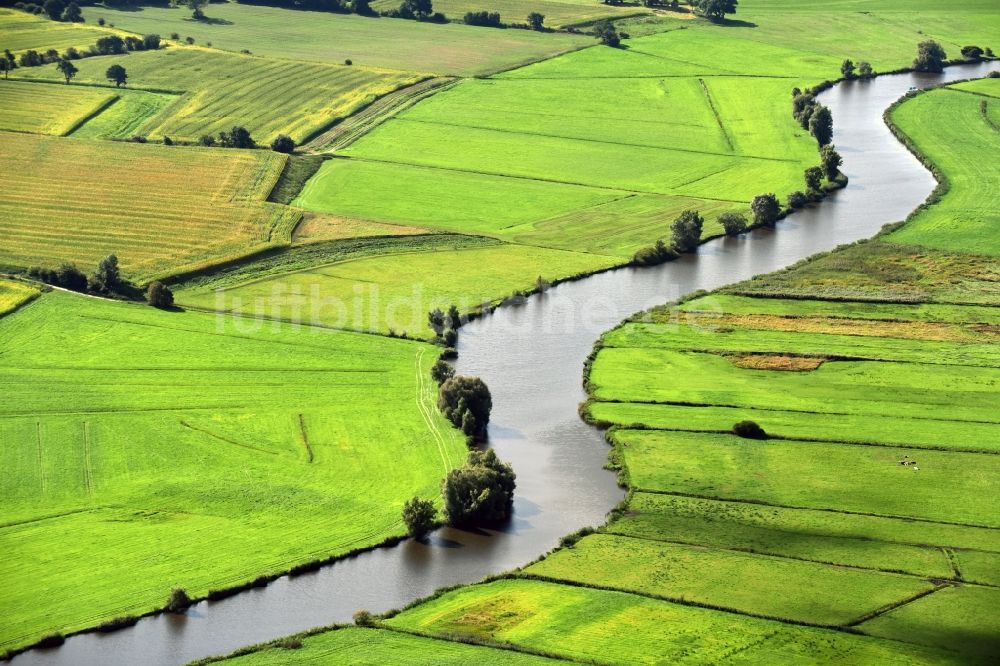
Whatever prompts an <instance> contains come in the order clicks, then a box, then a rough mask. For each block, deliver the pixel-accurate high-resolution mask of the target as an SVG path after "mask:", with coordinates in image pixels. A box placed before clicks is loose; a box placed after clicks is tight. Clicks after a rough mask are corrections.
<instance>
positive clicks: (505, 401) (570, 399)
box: [13, 63, 1000, 666]
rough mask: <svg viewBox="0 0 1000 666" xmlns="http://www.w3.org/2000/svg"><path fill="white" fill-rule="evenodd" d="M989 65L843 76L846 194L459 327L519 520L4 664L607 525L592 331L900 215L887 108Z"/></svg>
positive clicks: (439, 569) (331, 611)
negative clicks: (584, 376)
mask: <svg viewBox="0 0 1000 666" xmlns="http://www.w3.org/2000/svg"><path fill="white" fill-rule="evenodd" d="M990 69H1000V65H998V64H996V63H982V64H976V65H963V66H958V67H952V68H949V69H948V70H947V71H946V73H944V74H941V75H922V74H901V75H894V76H883V77H879V78H877V79H874V80H872V81H864V82H861V81H854V82H849V83H843V84H840V85H837V86H835V87H834V88H833V89H831V90H829V91H827V92H825V93H823V94H822V95H821V97H820V100H821V101H822V103H823V104H825V105H827V106H828V107H830V109H831V110H832V111H833V117H834V123H835V125H836V129H835V135H834V143H835V144H836V146H837V149H838V151H839V152H840V153H841V154H842V155H843V157H844V169H843V170H844V171H845V173H846V174H847V175H848V176H849V177H850V184H849V185H848V187H847V188H846V189H844V190H840V191H839V192H836V193H835V194H833V195H832V196H831V197H829V198H828V199H827V200H826V201H824V202H823V203H822V204H820V205H818V206H814V207H812V208H809V209H807V210H804V211H800V212H797V213H795V214H794V215H792V216H790V217H789V218H788V219H786V220H784V221H783V222H781V223H779V224H778V227H777V229H774V230H766V229H761V230H757V231H754V232H751V233H749V234H745V235H743V236H740V237H738V238H722V239H718V240H714V241H711V242H709V243H706V244H705V245H703V246H702V247H701V248H700V249H699V251H698V253H697V254H694V255H688V256H685V257H683V258H682V259H680V260H677V261H673V262H670V263H667V264H663V265H661V266H657V267H653V268H642V269H633V268H626V269H620V270H615V271H611V272H607V273H602V274H599V275H594V276H591V277H588V278H586V279H582V280H579V281H576V282H567V283H564V284H561V285H559V286H557V287H554V288H552V289H551V290H549V291H547V292H546V293H544V294H542V295H539V296H535V297H532V298H530V299H528V300H527V302H526V303H524V304H523V305H517V306H510V307H504V308H500V309H499V310H497V311H496V312H494V313H493V314H491V315H489V316H487V317H484V318H482V319H479V320H477V321H474V322H471V323H470V324H468V325H466V326H465V327H464V328H463V329H462V332H461V336H460V341H459V360H458V371H459V373H461V374H468V375H479V376H481V377H483V378H484V379H485V380H486V382H487V384H488V385H489V386H490V389H491V390H492V392H493V401H494V410H493V420H492V423H491V424H490V441H491V444H492V446H493V447H494V448H495V449H496V450H497V453H498V454H499V455H500V457H501V458H503V459H505V460H509V461H510V462H512V463H513V465H514V469H515V470H516V472H517V486H518V487H517V501H516V503H515V516H514V519H513V520H512V521H511V524H510V525H509V527H507V528H506V529H504V530H502V531H496V530H482V531H477V532H469V531H459V530H454V529H442V530H439V531H438V532H436V533H435V534H434V535H433V536H432V537H431V539H430V540H429V541H428V543H426V544H425V543H417V542H413V541H407V542H404V543H403V544H401V545H399V546H396V547H393V548H382V549H377V550H374V551H371V552H368V553H365V554H362V555H360V556H358V557H354V558H350V559H346V560H343V561H340V562H338V563H336V564H333V565H331V566H328V567H324V568H323V569H321V570H319V571H317V572H314V573H311V574H306V575H302V576H298V577H295V578H289V577H287V576H286V577H283V578H280V579H278V580H276V581H274V582H272V583H271V584H270V585H268V586H267V587H266V588H259V589H252V590H249V591H246V592H242V593H240V594H238V595H236V596H234V597H230V598H229V599H225V600H222V601H215V602H202V603H199V604H197V605H195V606H193V607H192V608H191V609H190V610H189V611H188V612H187V614H186V615H180V616H177V615H159V616H156V617H151V618H146V619H143V620H142V621H140V622H139V623H138V624H137V625H135V626H134V627H131V628H128V629H123V630H120V631H116V632H113V633H109V634H83V635H79V636H74V637H72V638H69V639H67V641H66V643H65V644H64V645H63V646H62V647H59V648H54V649H47V650H32V651H30V652H27V653H25V654H23V655H20V656H18V657H15V658H14V660H13V664H15V666H29V665H36V664H37V665H40V666H41V665H45V666H49V665H59V666H86V665H90V664H93V665H95V666H96V665H101V666H108V665H115V664H121V665H123V666H124V665H128V666H132V665H134V664H143V665H146V666H159V665H173V664H181V663H184V662H187V661H190V660H192V659H197V658H200V657H205V656H209V655H215V654H222V653H226V652H229V651H231V650H233V649H235V648H238V647H240V646H243V645H248V644H251V643H258V642H262V641H267V640H270V639H272V638H277V637H279V636H284V635H287V634H291V633H295V632H299V631H302V630H304V629H309V628H311V627H315V626H320V625H327V624H332V623H336V622H349V621H350V620H351V616H352V614H353V613H354V612H355V611H356V610H358V609H361V608H365V609H368V610H370V611H373V612H383V611H386V610H388V609H390V608H395V607H400V606H403V605H405V604H408V603H409V602H411V601H413V600H415V599H418V598H420V597H423V596H426V595H428V594H430V593H431V592H433V591H434V590H436V589H437V588H440V587H443V586H448V585H456V584H460V583H471V582H474V581H477V580H479V579H481V578H483V577H484V576H486V575H489V574H493V573H498V572H501V571H505V570H508V569H511V568H514V567H517V566H521V565H524V564H527V563H528V562H530V561H532V560H534V559H535V558H537V557H539V556H540V555H542V554H544V553H546V552H547V551H549V550H550V549H552V548H553V547H554V546H556V545H557V543H558V541H559V538H560V537H561V536H563V535H565V534H568V533H570V532H573V531H575V530H577V529H579V528H581V527H584V526H587V525H598V524H600V523H602V522H603V521H604V519H605V515H606V513H607V512H608V511H609V510H610V509H611V508H612V507H613V506H614V505H615V504H616V503H618V502H619V501H620V500H621V499H622V497H623V492H622V491H621V489H619V488H618V487H617V486H616V484H615V478H614V475H613V474H612V473H611V472H608V471H605V470H604V469H603V465H604V463H605V462H606V457H607V453H608V447H607V445H606V444H605V442H604V438H603V435H602V433H601V432H599V431H597V430H595V429H594V428H591V427H589V426H588V425H586V424H584V423H583V422H582V421H581V420H580V419H579V417H578V416H577V407H578V405H579V403H580V402H581V401H583V400H584V398H585V395H584V392H583V389H582V386H581V373H582V368H583V363H584V360H585V359H586V357H587V355H588V354H590V352H591V349H592V348H593V345H594V342H595V341H596V340H597V338H598V337H600V335H601V334H602V333H603V332H604V331H606V330H608V329H610V328H612V327H614V326H615V325H616V324H618V323H619V322H620V321H621V320H622V319H624V318H625V317H627V316H629V315H630V314H632V313H634V312H637V311H640V310H644V309H646V308H649V307H651V306H653V305H657V304H661V303H664V302H666V301H670V300H672V299H675V298H677V297H679V296H681V295H683V294H686V293H689V292H692V291H695V290H698V289H706V290H708V289H715V288H717V287H720V286H723V285H725V284H729V283H732V282H736V281H739V280H743V279H746V278H749V277H751V276H753V275H757V274H760V273H767V272H770V271H774V270H777V269H779V268H781V267H783V266H787V265H789V264H792V263H794V262H796V261H798V260H800V259H803V258H805V257H808V256H810V255H812V254H815V253H817V252H822V251H825V250H830V249H832V248H833V247H835V246H837V245H839V244H842V243H848V242H851V241H855V240H858V239H861V238H867V237H869V236H872V235H873V234H875V232H877V231H878V230H879V228H880V227H882V226H883V225H885V224H887V223H890V222H896V221H899V220H902V219H903V218H905V217H906V216H907V214H909V212H910V211H911V210H913V209H914V208H915V207H917V206H918V205H919V204H920V203H921V202H922V201H924V199H925V198H926V197H927V196H928V195H929V194H930V192H931V190H932V189H933V188H934V180H933V178H932V177H931V175H930V174H929V173H928V172H927V171H926V170H925V169H924V168H923V167H922V166H921V165H920V163H919V162H918V161H917V160H916V159H915V158H914V157H913V156H912V155H910V153H909V152H907V151H906V149H905V148H903V147H902V146H901V145H900V144H899V143H898V142H897V141H896V140H895V138H894V137H893V136H892V134H891V133H890V132H889V130H888V128H887V127H886V126H885V124H884V123H883V121H882V113H883V111H884V109H885V108H886V107H888V106H889V105H890V104H891V103H892V102H893V101H895V100H896V99H898V98H899V97H900V96H902V95H904V94H905V93H906V92H907V90H909V89H910V88H911V87H917V88H919V87H925V86H928V85H935V84H939V83H942V82H946V81H950V80H955V79H964V78H977V77H981V76H984V75H985V74H986V73H987V72H988V71H989V70H990ZM789 113H791V100H790V99H789ZM782 194H784V193H779V195H782Z"/></svg>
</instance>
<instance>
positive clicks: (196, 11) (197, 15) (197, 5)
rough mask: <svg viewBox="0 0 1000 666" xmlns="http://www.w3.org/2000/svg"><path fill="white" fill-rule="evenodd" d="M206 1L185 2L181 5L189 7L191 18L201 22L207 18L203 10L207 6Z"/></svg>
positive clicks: (185, 0)
mask: <svg viewBox="0 0 1000 666" xmlns="http://www.w3.org/2000/svg"><path fill="white" fill-rule="evenodd" d="M205 3H206V0H183V2H181V4H184V5H187V6H188V8H190V9H191V18H193V19H194V20H195V21H200V20H202V19H203V18H205V12H203V11H201V8H202V7H204V6H205Z"/></svg>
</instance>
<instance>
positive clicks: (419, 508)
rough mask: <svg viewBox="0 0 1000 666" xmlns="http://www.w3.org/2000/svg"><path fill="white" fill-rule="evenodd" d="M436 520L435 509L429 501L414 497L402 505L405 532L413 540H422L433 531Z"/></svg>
mask: <svg viewBox="0 0 1000 666" xmlns="http://www.w3.org/2000/svg"><path fill="white" fill-rule="evenodd" d="M436 518H437V509H436V508H435V507H434V502H431V501H430V500H426V499H421V498H419V497H414V498H413V499H410V500H407V501H406V503H404V504H403V522H404V523H406V531H407V532H409V533H410V536H411V537H413V538H414V539H422V538H423V537H424V536H426V535H427V533H428V532H430V531H431V530H432V529H434V520H435V519H436Z"/></svg>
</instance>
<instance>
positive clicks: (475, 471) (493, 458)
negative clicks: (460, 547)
mask: <svg viewBox="0 0 1000 666" xmlns="http://www.w3.org/2000/svg"><path fill="white" fill-rule="evenodd" d="M515 479H516V477H515V475H514V470H513V469H511V466H510V465H508V464H507V463H504V462H502V461H501V460H500V459H499V458H497V455H496V453H495V452H494V451H493V449H488V450H486V451H470V452H469V459H468V461H467V462H466V463H465V465H463V466H462V467H457V468H455V469H453V470H451V471H450V472H448V476H446V477H445V478H444V481H442V482H441V495H442V496H443V498H444V514H445V518H446V519H447V521H448V523H449V524H451V525H457V526H463V525H482V524H491V523H498V522H501V521H503V520H506V519H507V518H509V517H510V514H511V511H512V509H513V508H514V488H515V487H516V485H517V484H516V482H515Z"/></svg>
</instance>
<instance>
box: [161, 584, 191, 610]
mask: <svg viewBox="0 0 1000 666" xmlns="http://www.w3.org/2000/svg"><path fill="white" fill-rule="evenodd" d="M191 603H192V602H191V597H189V596H188V593H187V592H185V591H184V589H183V588H180V587H175V588H174V589H173V590H171V592H170V598H169V599H167V610H168V611H170V612H171V613H183V612H184V611H185V610H187V608H188V606H190V605H191Z"/></svg>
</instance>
